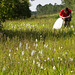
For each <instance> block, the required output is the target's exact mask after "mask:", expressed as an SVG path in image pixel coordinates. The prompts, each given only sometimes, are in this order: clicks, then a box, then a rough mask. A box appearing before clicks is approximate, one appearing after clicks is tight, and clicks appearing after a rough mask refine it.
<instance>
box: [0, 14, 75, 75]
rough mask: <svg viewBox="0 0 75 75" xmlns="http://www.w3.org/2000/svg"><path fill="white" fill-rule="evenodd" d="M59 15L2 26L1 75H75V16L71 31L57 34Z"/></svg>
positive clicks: (61, 31) (0, 48) (34, 17)
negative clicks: (56, 24) (56, 25)
mask: <svg viewBox="0 0 75 75" xmlns="http://www.w3.org/2000/svg"><path fill="white" fill-rule="evenodd" d="M58 15H59V13H58V14H53V15H43V16H42V15H40V16H38V15H37V16H32V17H31V18H30V19H26V20H24V19H20V20H7V21H5V22H4V23H2V24H3V28H2V30H3V33H0V74H1V75H75V21H74V20H75V14H74V13H73V14H72V21H71V24H70V27H67V28H63V27H62V28H61V29H59V30H54V29H52V27H53V24H54V22H55V21H56V19H57V18H58V17H59V16H58ZM58 25H59V24H58Z"/></svg>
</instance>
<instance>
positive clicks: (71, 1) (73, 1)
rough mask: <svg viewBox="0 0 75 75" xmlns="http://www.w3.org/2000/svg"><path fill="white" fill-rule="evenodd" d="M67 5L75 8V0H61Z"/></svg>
mask: <svg viewBox="0 0 75 75" xmlns="http://www.w3.org/2000/svg"><path fill="white" fill-rule="evenodd" d="M61 1H62V4H63V5H64V6H65V7H68V8H71V9H72V10H75V0H61Z"/></svg>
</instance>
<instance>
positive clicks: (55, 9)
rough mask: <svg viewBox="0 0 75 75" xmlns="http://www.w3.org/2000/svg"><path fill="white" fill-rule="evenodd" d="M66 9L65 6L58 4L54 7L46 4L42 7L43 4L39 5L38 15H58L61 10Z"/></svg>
mask: <svg viewBox="0 0 75 75" xmlns="http://www.w3.org/2000/svg"><path fill="white" fill-rule="evenodd" d="M63 8H64V5H57V4H56V3H55V4H54V5H52V4H51V3H50V4H46V5H44V6H42V5H41V4H39V5H37V7H36V9H37V14H52V13H57V12H59V11H60V10H61V9H63Z"/></svg>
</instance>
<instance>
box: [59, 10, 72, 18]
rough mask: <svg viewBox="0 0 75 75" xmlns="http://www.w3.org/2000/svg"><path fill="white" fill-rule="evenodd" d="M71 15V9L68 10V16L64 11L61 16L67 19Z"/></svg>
mask: <svg viewBox="0 0 75 75" xmlns="http://www.w3.org/2000/svg"><path fill="white" fill-rule="evenodd" d="M69 14H71V10H70V9H68V13H67V14H66V13H65V12H64V9H62V10H61V12H60V16H62V17H67V16H69Z"/></svg>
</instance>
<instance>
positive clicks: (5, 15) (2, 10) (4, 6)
mask: <svg viewBox="0 0 75 75" xmlns="http://www.w3.org/2000/svg"><path fill="white" fill-rule="evenodd" d="M30 16H31V11H30V10H29V0H8V1H7V0H0V21H4V20H5V19H11V18H26V17H30Z"/></svg>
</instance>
